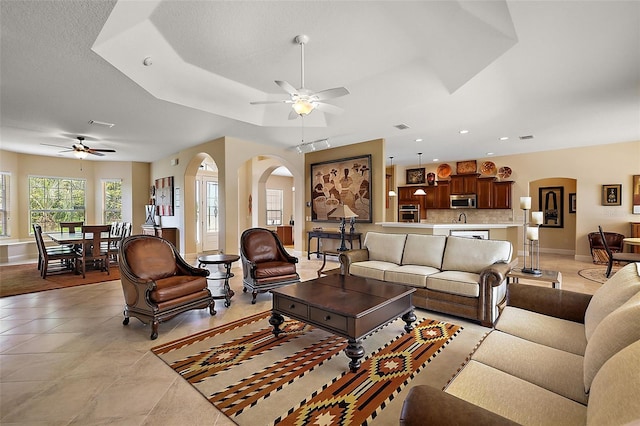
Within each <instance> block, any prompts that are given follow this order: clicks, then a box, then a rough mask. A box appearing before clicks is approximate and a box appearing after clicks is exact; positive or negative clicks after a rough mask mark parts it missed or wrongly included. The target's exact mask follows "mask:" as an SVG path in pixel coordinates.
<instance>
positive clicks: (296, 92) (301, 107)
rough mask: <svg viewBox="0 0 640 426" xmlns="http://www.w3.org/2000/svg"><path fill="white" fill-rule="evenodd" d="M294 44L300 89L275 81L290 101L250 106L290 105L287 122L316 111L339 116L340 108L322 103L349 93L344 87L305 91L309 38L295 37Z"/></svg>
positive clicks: (281, 81)
mask: <svg viewBox="0 0 640 426" xmlns="http://www.w3.org/2000/svg"><path fill="white" fill-rule="evenodd" d="M295 42H296V43H298V44H299V45H300V88H299V89H296V88H295V87H293V85H291V84H290V83H288V82H286V81H283V80H276V81H275V82H276V84H277V85H278V86H280V87H281V88H282V90H284V91H285V92H287V93H288V94H289V96H290V99H284V100H281V101H255V102H251V105H260V104H281V103H285V104H290V105H291V107H292V108H293V110H292V111H291V112H290V113H289V120H293V119H296V118H298V116H300V117H302V116H305V115H308V114H310V113H311V112H312V111H314V110H316V109H317V110H319V111H322V112H326V113H329V114H340V113H341V112H342V108H339V107H337V106H335V105H331V104H328V103H325V102H324V101H326V100H327V99H334V98H338V97H340V96H345V95H348V94H349V91H348V90H347V89H346V88H344V87H334V88H333V89H326V90H321V91H319V92H313V91H312V90H309V89H307V88H306V87H305V85H304V84H305V81H304V45H305V44H306V43H308V42H309V37H308V36H306V35H299V36H296V38H295Z"/></svg>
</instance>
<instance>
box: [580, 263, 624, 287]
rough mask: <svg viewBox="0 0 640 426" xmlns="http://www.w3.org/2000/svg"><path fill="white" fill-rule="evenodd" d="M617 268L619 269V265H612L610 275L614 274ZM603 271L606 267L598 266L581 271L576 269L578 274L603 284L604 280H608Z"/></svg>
mask: <svg viewBox="0 0 640 426" xmlns="http://www.w3.org/2000/svg"><path fill="white" fill-rule="evenodd" d="M619 270H620V267H619V266H615V265H614V266H613V268H612V269H611V276H613V274H615V273H616V272H618V271H619ZM605 272H607V267H606V266H601V267H599V268H587V269H582V270H581V271H578V275H580V276H581V277H582V278H586V279H588V280H590V281H595V282H597V283H600V284H604V282H605V281H607V280H608V278H607V277H606V276H605V275H604V274H605Z"/></svg>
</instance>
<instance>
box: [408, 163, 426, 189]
mask: <svg viewBox="0 0 640 426" xmlns="http://www.w3.org/2000/svg"><path fill="white" fill-rule="evenodd" d="M425 176H426V175H425V168H424V167H421V168H418V169H407V184H409V185H410V184H413V183H425Z"/></svg>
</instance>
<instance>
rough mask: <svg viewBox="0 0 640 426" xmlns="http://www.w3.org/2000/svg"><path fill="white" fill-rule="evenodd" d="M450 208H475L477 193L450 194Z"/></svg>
mask: <svg viewBox="0 0 640 426" xmlns="http://www.w3.org/2000/svg"><path fill="white" fill-rule="evenodd" d="M449 208H452V209H475V208H476V194H465V195H449Z"/></svg>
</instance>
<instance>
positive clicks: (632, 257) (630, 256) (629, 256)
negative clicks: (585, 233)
mask: <svg viewBox="0 0 640 426" xmlns="http://www.w3.org/2000/svg"><path fill="white" fill-rule="evenodd" d="M598 231H599V232H600V238H601V239H602V245H603V246H604V249H605V251H606V252H607V256H609V260H608V262H607V272H606V273H605V276H606V277H607V278H609V276H610V275H611V268H613V262H624V263H631V262H640V253H624V252H619V253H616V252H613V251H612V250H611V248H609V244H608V243H607V238H606V235H605V234H606V233H605V232H603V231H602V226H600V225H598Z"/></svg>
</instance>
